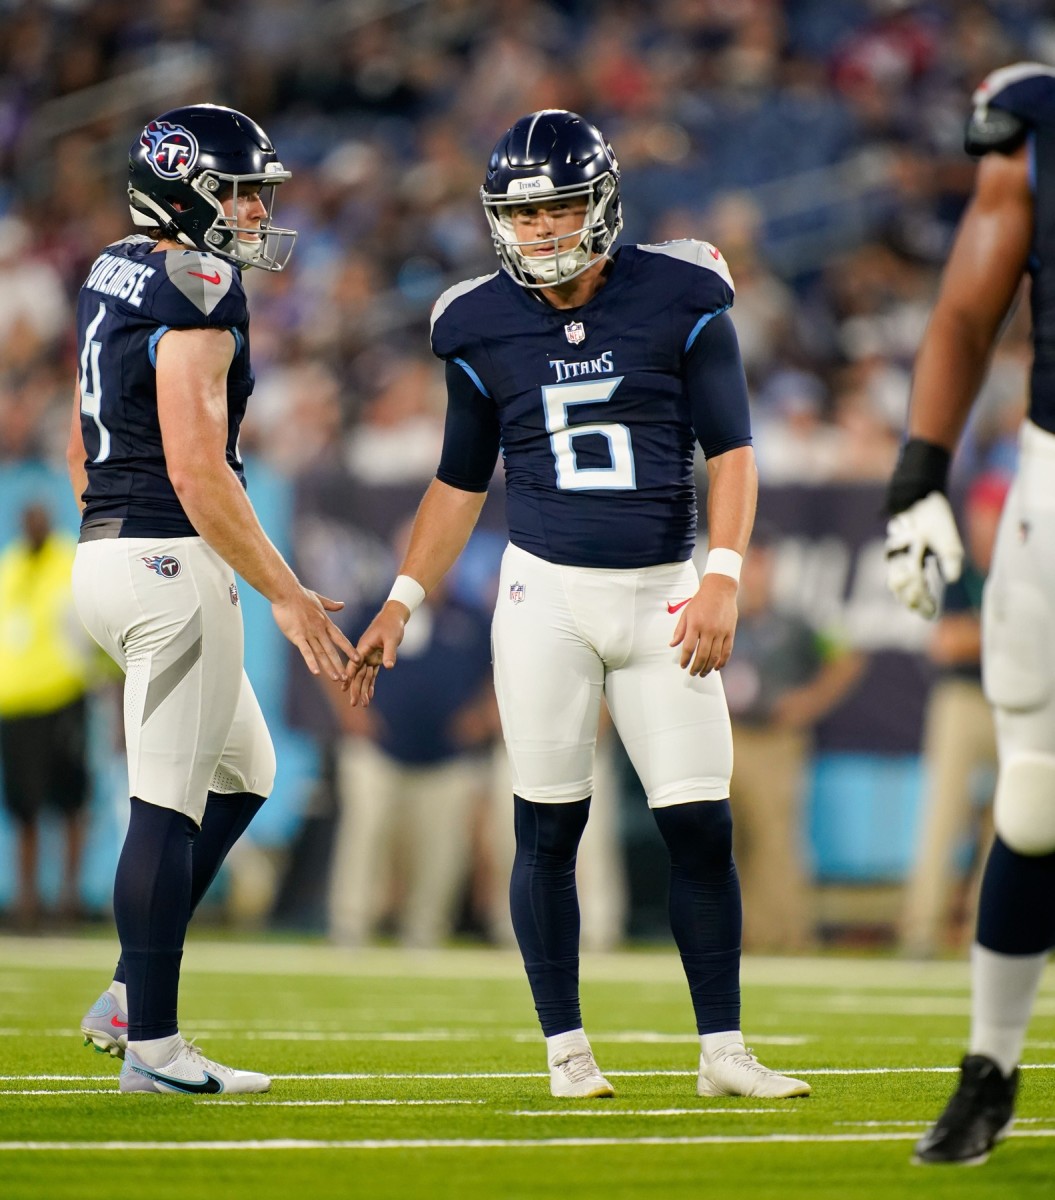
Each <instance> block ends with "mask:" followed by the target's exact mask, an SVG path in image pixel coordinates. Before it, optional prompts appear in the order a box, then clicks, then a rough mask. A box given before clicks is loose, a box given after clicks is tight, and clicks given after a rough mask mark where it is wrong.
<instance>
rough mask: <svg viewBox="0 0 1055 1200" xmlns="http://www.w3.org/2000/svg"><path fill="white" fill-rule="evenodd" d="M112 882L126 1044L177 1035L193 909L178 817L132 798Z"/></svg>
mask: <svg viewBox="0 0 1055 1200" xmlns="http://www.w3.org/2000/svg"><path fill="white" fill-rule="evenodd" d="M131 804H132V808H131V815H130V817H129V821H128V833H127V834H126V835H125V841H124V846H123V847H122V848H121V857H120V858H119V859H118V862H117V874H116V877H115V879H114V918H115V920H116V922H117V934H118V937H119V938H120V940H121V958H122V961H123V963H124V976H125V981H126V982H127V984H128V1037H129V1040H130V1041H143V1040H145V1039H150V1038H161V1037H170V1036H171V1035H172V1034H174V1033H176V1032H178V1028H179V1027H178V1024H177V1020H176V1003H177V997H178V994H179V972H180V962H181V960H182V958H183V939H184V937H185V936H186V933H187V922H188V921H189V920H190V912H191V903H190V900H191V847H192V846H193V843H194V835H195V833H196V832H197V826H196V825H195V824H194V822H193V821H192V820H191V819H190V817H187V816H184V815H183V813H178V812H174V811H173V810H172V809H170V808H160V807H159V806H158V805H156V804H147V803H146V802H145V801H143V800H140V799H139V798H138V797H137V796H133V797H132V802H131Z"/></svg>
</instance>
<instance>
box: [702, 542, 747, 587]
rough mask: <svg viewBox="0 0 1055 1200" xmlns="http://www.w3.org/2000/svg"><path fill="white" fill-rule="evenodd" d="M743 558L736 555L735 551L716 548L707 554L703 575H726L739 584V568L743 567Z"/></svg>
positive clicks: (721, 547) (740, 555)
mask: <svg viewBox="0 0 1055 1200" xmlns="http://www.w3.org/2000/svg"><path fill="white" fill-rule="evenodd" d="M743 563H744V556H743V555H742V554H737V552H736V551H735V550H728V549H726V548H725V547H724V546H716V547H715V548H714V549H713V550H709V551H708V552H707V562H706V563H705V564H704V568H703V573H704V575H728V576H729V577H730V578H731V579H735V580H736V582H737V583H739V582H740V568H741V567H742V566H743Z"/></svg>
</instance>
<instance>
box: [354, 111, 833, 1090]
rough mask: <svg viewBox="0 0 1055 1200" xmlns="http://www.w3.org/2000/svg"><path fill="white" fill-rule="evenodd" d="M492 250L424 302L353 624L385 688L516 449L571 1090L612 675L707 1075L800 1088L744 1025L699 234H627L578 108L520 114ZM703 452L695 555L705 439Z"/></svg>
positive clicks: (720, 547) (528, 763)
mask: <svg viewBox="0 0 1055 1200" xmlns="http://www.w3.org/2000/svg"><path fill="white" fill-rule="evenodd" d="M481 195H482V200H483V206H484V211H485V213H486V215H487V220H488V221H489V223H490V226H491V232H492V235H493V239H494V244H495V248H496V250H497V252H498V257H499V260H500V263H501V269H500V270H499V271H497V272H496V273H495V274H493V275H488V276H486V277H484V278H480V279H472V280H469V281H468V282H466V283H461V284H458V285H457V286H455V287H453V288H451V289H450V290H448V291H447V292H445V293H444V295H443V296H441V297H440V299H439V301H438V302H437V304H436V306H435V309H434V311H433V320H432V348H433V350H434V352H435V353H436V354H437V355H438V356H439V357H440V358H441V359H442V360H443V361H444V362H445V364H446V378H447V392H448V407H447V420H446V432H445V438H444V444H443V450H442V456H441V461H440V465H439V469H438V472H437V476H436V479H435V480H434V481H433V482H432V484H431V485H430V486H429V488H428V490H427V492H426V494H425V497H424V499H423V500H422V503H421V506H420V508H419V511H418V514H417V518H416V521H415V525H414V529H413V533H412V537H411V542H410V546H409V549H408V552H407V555H406V557H405V559H404V561H403V564H402V566H401V568H400V573H399V576H398V577H397V579H396V582H395V585H394V586H393V589H392V593H391V595H390V597H389V599H388V601H387V602H386V603H385V604H384V606H383V607H382V609H381V611H380V612H379V613H378V615H377V616H376V617H375V619H374V620H373V622H372V623H371V625H370V626H369V628H368V629H367V630H366V632H365V633H364V634H363V636H362V638H361V639H360V641H359V645H358V649H359V651H360V654H361V655H362V662H361V663H360V664H359V666H358V667H357V668H353V677H352V679H351V682H350V691H351V701H352V703H353V704H354V703H368V702H369V698H370V695H371V692H372V690H373V687H374V685H375V682H376V675H377V672H378V670H379V668H380V666H382V665H384V666H386V667H391V666H393V665H394V663H395V661H396V654H397V648H398V646H399V643H400V640H401V639H402V636H403V628H404V624H405V622H406V621H407V620H408V619H410V618H411V616H412V614H413V612H414V610H415V609H416V608H417V606H418V604H420V602H421V600H422V598H423V597H424V595H425V594H426V593H427V592H428V591H429V590H430V589H431V588H433V587H434V586H435V585H436V583H437V582H438V581H439V579H440V578H441V577H442V576H443V575H444V574H445V573H446V572H447V570H448V569H449V568H450V567H451V565H452V564H453V563H454V561H455V559H456V558H457V557H458V555H459V553H460V552H461V550H462V548H463V547H464V545H465V543H466V541H467V539H468V537H469V535H470V533H471V531H472V529H473V526H474V524H475V522H476V519H477V516H478V515H479V512H480V509H481V507H482V505H483V501H484V494H485V492H486V489H487V486H488V481H489V480H490V478H491V475H492V472H493V471H494V468H495V465H496V461H497V458H498V454H499V451H500V450H501V452H502V455H503V457H504V463H505V477H506V490H507V496H508V503H507V516H508V523H509V545H508V547H507V549H506V551H505V555H504V559H503V564H502V570H501V580H500V587H499V596H498V602H497V607H496V610H495V617H494V625H493V648H494V673H495V686H496V690H497V694H498V700H499V706H500V710H501V717H502V726H503V732H504V737H505V740H506V744H507V746H508V749H509V756H510V760H511V765H512V772H513V782H514V792H515V796H514V800H513V804H514V824H515V830H516V856H515V860H514V865H513V872H512V880H511V883H510V901H511V908H512V916H513V923H514V928H515V931H516V936H517V940H518V942H519V945H520V949H521V951H522V953H523V957H524V964H525V967H526V969H527V974H528V979H529V981H530V984H531V989H532V993H533V996H534V1000H535V1007H536V1010H537V1012H538V1016H539V1020H540V1022H541V1025H542V1031H543V1033H544V1035H545V1038H546V1046H547V1052H548V1061H549V1068H550V1088H551V1091H552V1093H553V1095H555V1096H561V1097H578V1098H587V1097H601V1096H611V1095H612V1094H613V1089H612V1086H611V1084H610V1083H609V1082H608V1080H607V1079H605V1077H604V1076H603V1075H602V1074H601V1072H600V1070H599V1069H598V1066H597V1063H596V1062H595V1060H594V1057H593V1054H592V1052H591V1049H590V1043H589V1041H588V1040H587V1037H586V1034H585V1032H584V1030H583V1022H582V1017H581V1013H580V1005H579V945H578V941H579V912H578V903H577V899H576V889H575V857H576V849H577V846H578V842H579V838H580V836H581V834H582V831H583V828H584V826H585V823H586V818H587V813H588V811H589V807H590V796H591V793H592V790H593V754H594V742H595V738H596V733H597V721H598V712H599V709H600V703H601V697H602V695H604V697H605V698H606V700H607V702H608V707H609V709H610V711H611V714H612V718H613V720H614V722H615V725H616V726H617V728H618V730H619V734H620V736H621V738H622V740H623V743H624V745H625V746H626V748H627V751H628V753H629V754H630V757H631V759H632V761H633V763H634V766H635V768H636V769H637V772H638V774H639V775H640V777H641V780H642V783H643V785H644V788H645V791H646V792H647V795H648V802H649V805H650V806H651V808H652V810H653V813H654V815H655V819H656V822H657V824H658V826H659V829H660V832H661V833H662V835H663V838H664V840H665V842H666V844H667V847H668V849H669V851H670V859H671V890H670V916H671V925H672V929H673V932H674V936H675V938H676V940H677V944H678V947H679V949H680V951H681V956H682V961H683V963H684V966H685V972H686V975H687V976H688V981H689V989H690V992H691V995H692V1002H693V1005H694V1008H695V1015H696V1023H697V1028H698V1031H699V1034H700V1043H701V1056H700V1062H699V1076H698V1090H699V1094H700V1095H703V1096H722V1095H748V1096H766V1097H782V1096H799V1095H806V1094H808V1092H809V1090H810V1089H809V1085H808V1084H806V1083H803V1082H802V1081H801V1080H798V1079H791V1078H788V1077H787V1076H784V1075H780V1074H778V1073H777V1072H775V1071H771V1070H769V1069H768V1068H766V1067H764V1066H762V1065H761V1064H760V1063H759V1062H758V1060H757V1059H756V1058H755V1057H754V1055H752V1054H751V1053H750V1052H749V1051H748V1050H747V1049H746V1048H745V1046H744V1041H743V1037H742V1035H741V1033H740V985H739V965H740V926H741V910H740V888H739V882H738V880H737V875H736V869H735V867H734V865H733V859H732V821H731V816H730V810H729V799H728V797H729V777H730V772H731V769H732V741H731V733H730V725H729V714H728V710H727V708H726V704H725V696H724V694H723V691H722V684H721V678H720V675H719V674H718V672H719V670H720V668H721V667H722V666H723V665H724V664H725V663H726V661H727V660H728V658H729V654H730V652H731V650H732V645H733V634H734V631H735V627H736V611H737V610H736V592H737V580H738V577H739V570H740V562H741V556H742V554H743V552H744V549H745V547H746V545H747V541H748V537H749V534H750V530H751V525H752V521H753V519H754V509H755V498H756V491H757V477H756V473H755V464H754V456H753V451H752V448H751V431H750V425H749V420H748V404H747V389H746V384H745V380H744V374H743V369H742V366H741V361H740V353H739V348H738V346H737V341H736V335H735V333H734V330H733V325H732V321H731V319H730V317H729V315H728V312H727V310H728V309H729V307H730V306H731V304H732V302H733V285H732V280H731V278H730V276H729V271H728V269H727V267H726V264H725V261H724V260H723V258H722V256H721V254H720V253H719V252H718V250H717V249H715V247H714V246H711V245H709V244H708V243H706V242H697V241H682V242H672V243H668V244H665V245H657V246H625V247H623V248H622V249H621V250H618V251H617V250H616V249H615V242H616V238H617V236H618V234H619V230H620V228H621V226H622V216H621V210H620V197H619V168H618V165H617V163H616V160H615V157H614V155H613V153H612V150H611V147H610V146H609V145H608V143H607V142H606V141H605V139H604V138H603V137H602V135H601V134H600V132H599V131H598V130H597V129H595V128H594V127H593V126H592V125H590V124H589V123H588V122H587V121H585V120H583V119H582V117H580V116H577V115H576V114H575V113H572V112H566V111H564V110H560V109H550V110H545V111H542V112H536V113H532V114H531V115H529V116H526V117H523V118H521V119H520V120H519V121H517V122H516V124H515V125H513V126H512V128H511V129H509V130H508V131H507V132H506V133H505V134H504V135H503V136H502V138H501V139H500V141H499V142H498V144H497V146H496V147H495V149H494V152H493V154H492V155H491V160H490V163H489V164H488V167H487V176H486V180H485V182H484V185H483V188H482V193H481ZM697 443H699V445H700V446H701V447H702V448H703V451H704V453H705V455H706V458H707V473H708V477H709V493H708V502H707V509H708V512H707V517H708V529H709V535H710V547H711V549H710V552H709V555H708V558H707V562H706V566H705V568H704V572H703V577H702V579H701V578H699V577H698V575H697V573H696V570H695V568H694V566H693V563H692V553H693V546H694V538H695V532H696V488H695V484H694V481H693V456H694V450H695V446H696V444H697Z"/></svg>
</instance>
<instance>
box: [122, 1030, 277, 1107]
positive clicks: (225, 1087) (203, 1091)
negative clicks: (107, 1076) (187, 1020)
mask: <svg viewBox="0 0 1055 1200" xmlns="http://www.w3.org/2000/svg"><path fill="white" fill-rule="evenodd" d="M118 1085H119V1087H120V1089H121V1091H122V1092H162V1093H167V1094H170V1095H172V1094H175V1095H186V1096H218V1095H220V1094H222V1093H224V1092H269V1091H270V1090H271V1080H270V1079H269V1078H268V1077H267V1076H266V1075H261V1074H259V1073H258V1072H257V1071H236V1070H235V1069H234V1067H225V1066H223V1064H222V1063H218V1062H213V1061H212V1059H210V1058H206V1057H205V1055H204V1054H203V1053H202V1051H201V1050H200V1049H199V1048H198V1047H197V1046H195V1045H194V1043H193V1042H184V1043H183V1045H182V1047H181V1048H180V1050H179V1052H178V1053H177V1055H176V1057H175V1058H174V1059H172V1061H171V1062H168V1063H166V1064H165V1065H164V1066H163V1067H151V1066H148V1065H147V1064H146V1063H145V1062H143V1061H142V1059H140V1058H139V1057H138V1056H137V1055H136V1053H135V1051H134V1050H128V1051H126V1053H125V1062H124V1066H123V1067H122V1068H121V1077H120V1080H119V1081H118Z"/></svg>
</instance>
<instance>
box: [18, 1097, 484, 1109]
mask: <svg viewBox="0 0 1055 1200" xmlns="http://www.w3.org/2000/svg"><path fill="white" fill-rule="evenodd" d="M0 1094H3V1093H0ZM486 1103H487V1101H486V1100H226V1099H221V1098H220V1097H210V1098H209V1099H208V1100H204V1099H203V1100H196V1101H195V1104H205V1105H207V1106H209V1105H217V1104H222V1105H226V1106H228V1107H232V1106H234V1105H238V1104H245V1105H249V1104H251V1105H254V1106H256V1105H259V1104H270V1105H272V1106H273V1107H277V1108H345V1107H348V1106H349V1105H366V1106H367V1107H370V1106H374V1107H379V1108H380V1107H388V1106H392V1107H395V1108H419V1107H426V1106H427V1107H434V1108H449V1107H450V1106H451V1105H455V1104H486Z"/></svg>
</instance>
